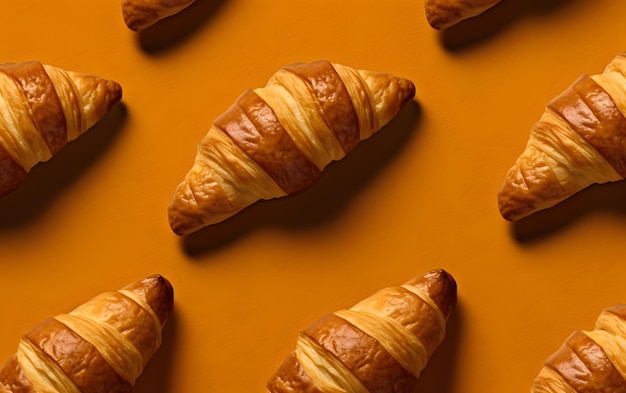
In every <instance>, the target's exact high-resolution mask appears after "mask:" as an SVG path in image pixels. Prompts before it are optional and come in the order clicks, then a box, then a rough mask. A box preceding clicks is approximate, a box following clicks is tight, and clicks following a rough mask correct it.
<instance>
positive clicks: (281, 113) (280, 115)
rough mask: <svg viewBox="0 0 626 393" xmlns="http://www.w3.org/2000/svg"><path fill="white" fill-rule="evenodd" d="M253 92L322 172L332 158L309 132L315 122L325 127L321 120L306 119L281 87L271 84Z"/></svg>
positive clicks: (287, 92)
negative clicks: (268, 107) (267, 106)
mask: <svg viewBox="0 0 626 393" xmlns="http://www.w3.org/2000/svg"><path fill="white" fill-rule="evenodd" d="M254 92H255V93H256V94H257V95H258V96H259V97H261V99H262V100H263V101H265V102H266V103H267V105H269V106H270V107H271V108H272V111H273V112H274V114H275V115H276V118H277V119H278V121H279V122H280V124H281V125H282V126H283V128H284V129H285V131H286V132H287V134H289V136H290V137H291V140H293V142H294V143H295V145H296V146H298V148H299V149H300V151H302V153H303V154H304V155H305V156H306V158H308V159H309V161H311V162H312V163H313V164H314V165H315V166H316V167H317V169H319V170H320V171H321V170H323V169H324V168H325V167H326V165H328V163H329V162H330V161H331V160H332V157H331V156H330V155H329V154H327V153H326V150H325V149H324V147H323V146H322V144H321V142H320V141H319V140H318V139H317V138H316V137H315V135H313V134H314V132H312V131H311V130H312V129H314V128H315V127H316V125H314V124H313V123H316V122H318V126H319V122H321V126H322V127H326V125H325V123H323V120H322V119H321V118H318V117H319V116H315V117H307V115H304V114H303V113H302V112H303V109H302V108H301V104H300V103H299V102H298V101H296V100H295V99H294V98H293V96H292V95H291V92H289V91H287V89H285V88H284V87H283V86H280V85H277V84H272V85H271V86H270V87H262V88H258V89H255V90H254Z"/></svg>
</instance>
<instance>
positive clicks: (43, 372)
mask: <svg viewBox="0 0 626 393" xmlns="http://www.w3.org/2000/svg"><path fill="white" fill-rule="evenodd" d="M17 362H18V364H19V365H20V367H21V368H22V370H24V374H25V375H26V378H27V379H28V380H29V381H30V383H31V384H32V385H33V387H34V388H35V391H37V392H63V393H81V391H80V390H79V389H78V387H77V386H76V384H74V382H73V381H72V380H71V379H70V378H69V377H68V376H67V375H66V374H65V373H64V372H63V370H62V369H61V368H60V367H59V366H58V365H57V364H56V363H55V362H54V361H53V360H52V359H50V358H49V357H48V355H46V354H45V353H43V352H42V351H41V350H40V349H39V348H37V347H36V346H35V345H34V344H33V343H32V342H31V341H30V340H28V339H26V338H22V339H21V340H20V343H19V345H18V347H17Z"/></svg>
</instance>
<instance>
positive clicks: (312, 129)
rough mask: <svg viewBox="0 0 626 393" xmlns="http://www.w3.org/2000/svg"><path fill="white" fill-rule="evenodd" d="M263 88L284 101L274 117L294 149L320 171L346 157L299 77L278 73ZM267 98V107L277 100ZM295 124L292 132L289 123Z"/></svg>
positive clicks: (289, 73) (289, 72)
mask: <svg viewBox="0 0 626 393" xmlns="http://www.w3.org/2000/svg"><path fill="white" fill-rule="evenodd" d="M265 87H266V88H267V89H270V90H274V89H276V92H277V93H278V94H279V95H280V97H279V96H275V97H274V98H278V99H282V100H285V103H284V104H283V105H280V106H278V107H277V109H276V112H275V114H276V117H278V119H279V121H280V123H281V124H282V125H283V127H284V128H285V130H286V131H287V132H288V133H289V134H290V136H291V138H292V139H293V141H294V142H295V143H296V145H297V146H298V147H299V148H300V149H302V151H303V153H304V154H305V155H306V156H307V157H310V160H311V162H313V163H314V164H315V165H316V166H317V167H318V168H319V169H320V170H322V169H324V168H325V167H326V165H328V164H329V163H330V162H331V161H338V160H340V159H342V158H343V157H344V156H345V155H346V153H345V152H344V151H343V148H342V147H341V144H340V143H339V141H338V140H337V138H335V135H334V134H333V132H332V130H331V129H330V127H329V126H328V124H326V121H325V120H324V118H323V117H322V114H321V112H320V111H321V110H322V109H321V106H320V104H319V102H318V100H317V97H315V95H314V94H313V93H312V92H311V90H309V87H308V85H307V84H306V82H304V81H303V80H302V79H301V78H300V77H299V76H298V75H296V74H294V73H293V72H291V71H288V70H285V69H280V70H278V71H277V72H276V73H275V74H274V75H273V76H272V77H271V78H270V80H269V81H268V82H267V85H266V86H265ZM261 98H263V97H261ZM267 98H269V99H270V100H271V101H272V103H270V102H267V101H266V102H267V103H268V104H269V105H270V106H272V105H274V104H276V99H274V100H272V97H267ZM285 104H286V105H285ZM272 108H273V106H272ZM295 113H298V114H299V116H298V117H297V118H293V114H295ZM291 118H293V120H292V119H291ZM295 122H298V126H297V128H293V129H292V127H293V125H295V124H292V123H295Z"/></svg>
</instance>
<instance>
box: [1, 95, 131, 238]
mask: <svg viewBox="0 0 626 393" xmlns="http://www.w3.org/2000/svg"><path fill="white" fill-rule="evenodd" d="M126 116H127V110H126V107H125V106H124V105H123V104H122V103H117V104H116V105H115V106H114V107H113V108H111V110H110V111H109V112H108V113H107V114H106V115H105V116H104V117H103V118H102V119H101V120H100V121H99V122H98V123H96V124H95V125H94V126H93V127H92V128H91V129H89V130H88V131H87V132H85V133H84V134H83V135H81V136H80V137H78V138H77V139H75V140H74V141H72V142H69V143H68V144H67V145H66V146H64V147H63V148H62V149H61V150H60V151H59V152H58V153H57V154H56V155H55V156H54V157H52V158H51V159H50V160H48V161H47V162H42V163H39V164H37V165H35V166H34V167H33V168H32V169H31V171H30V173H29V174H28V176H27V177H26V179H25V180H24V182H23V183H22V184H20V185H19V186H18V187H17V189H15V190H14V191H13V192H12V193H10V194H8V195H7V196H5V197H4V198H2V199H0V231H1V230H11V229H13V228H15V227H19V226H25V225H27V224H28V223H30V222H32V221H34V220H36V219H37V217H39V216H40V215H41V214H42V213H43V212H44V211H45V210H46V209H47V208H48V207H49V206H50V205H51V204H52V203H53V202H54V200H55V198H56V197H58V196H59V195H60V194H61V193H62V192H63V190H64V189H66V188H67V187H69V186H70V185H71V184H72V183H73V182H74V181H76V180H77V179H78V178H79V177H80V176H81V174H82V173H84V172H85V171H86V170H87V169H88V168H89V166H90V164H93V163H95V162H96V161H97V160H98V157H99V156H101V155H102V154H104V152H105V151H106V147H107V146H108V145H110V144H111V143H113V141H114V140H115V138H116V136H117V135H118V134H119V133H120V131H121V130H122V128H123V125H124V122H125V119H126Z"/></svg>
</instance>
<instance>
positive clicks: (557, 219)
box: [511, 181, 626, 244]
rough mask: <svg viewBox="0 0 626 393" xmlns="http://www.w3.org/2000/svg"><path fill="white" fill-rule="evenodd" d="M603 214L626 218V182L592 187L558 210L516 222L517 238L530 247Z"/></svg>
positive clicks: (515, 235) (561, 204)
mask: <svg viewBox="0 0 626 393" xmlns="http://www.w3.org/2000/svg"><path fill="white" fill-rule="evenodd" d="M599 211H608V212H610V213H611V214H621V215H623V216H626V181H618V182H614V183H606V184H594V185H591V186H589V187H587V188H586V189H584V190H582V191H580V192H578V193H576V194H574V195H572V196H571V197H570V198H568V199H566V200H564V201H563V202H561V203H559V204H558V205H556V206H553V207H551V208H549V209H546V210H542V211H539V212H537V213H535V214H533V215H531V216H529V217H526V218H524V219H522V220H519V221H517V222H514V223H513V224H512V225H511V227H512V232H513V236H514V238H515V239H516V240H517V241H518V242H520V243H523V244H529V243H532V242H535V241H539V240H541V239H545V238H546V237H547V236H550V235H553V234H555V233H557V232H558V231H560V230H562V229H564V228H566V227H568V226H569V225H572V224H573V223H574V222H575V221H577V220H580V219H582V218H583V217H585V216H587V215H589V214H595V213H596V212H599Z"/></svg>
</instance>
